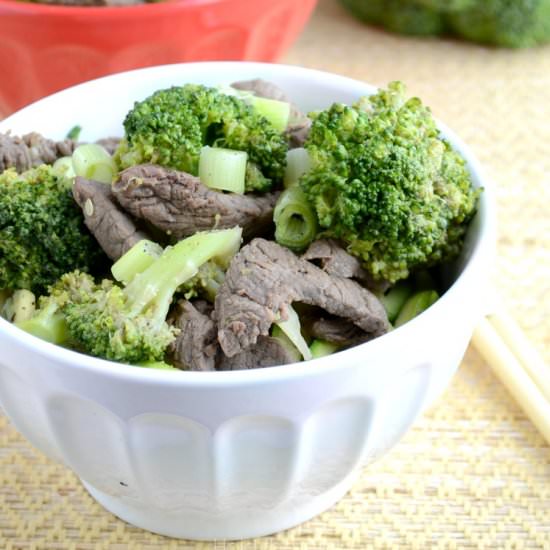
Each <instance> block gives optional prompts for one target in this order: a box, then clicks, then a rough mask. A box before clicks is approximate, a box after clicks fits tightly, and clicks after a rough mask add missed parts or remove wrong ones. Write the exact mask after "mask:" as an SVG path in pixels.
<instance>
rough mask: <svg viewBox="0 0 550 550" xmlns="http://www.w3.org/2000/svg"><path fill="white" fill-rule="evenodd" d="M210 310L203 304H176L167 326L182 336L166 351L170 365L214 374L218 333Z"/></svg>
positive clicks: (208, 306) (198, 301) (181, 302)
mask: <svg viewBox="0 0 550 550" xmlns="http://www.w3.org/2000/svg"><path fill="white" fill-rule="evenodd" d="M211 311H212V306H210V305H209V304H208V303H207V302H205V301H203V300H197V301H196V302H193V303H191V302H189V301H188V300H179V301H178V303H177V304H176V307H175V310H174V311H173V312H172V314H171V316H170V322H171V323H172V324H173V325H174V326H176V327H177V328H179V329H180V330H181V332H180V333H179V335H178V336H177V338H176V340H175V341H174V342H173V343H172V344H171V346H170V348H169V354H170V356H171V358H172V361H173V363H174V364H175V365H176V366H177V367H178V368H181V369H184V370H192V371H213V370H216V357H217V355H218V354H219V346H218V341H217V329H216V324H215V322H214V321H213V320H212V319H211V317H210V313H211Z"/></svg>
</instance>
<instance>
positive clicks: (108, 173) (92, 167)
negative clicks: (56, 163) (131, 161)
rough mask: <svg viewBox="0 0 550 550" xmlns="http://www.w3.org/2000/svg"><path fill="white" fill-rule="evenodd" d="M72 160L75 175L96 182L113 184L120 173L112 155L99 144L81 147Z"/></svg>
mask: <svg viewBox="0 0 550 550" xmlns="http://www.w3.org/2000/svg"><path fill="white" fill-rule="evenodd" d="M72 159H73V168H74V171H75V174H76V175H77V176H82V177H84V178H88V179H91V180H94V181H99V182H102V183H111V182H112V181H113V179H114V177H115V176H116V174H117V172H118V170H117V166H116V164H115V161H114V160H113V158H112V157H111V155H109V153H108V152H107V151H106V150H105V149H104V148H103V147H101V145H97V143H86V144H85V145H79V146H78V147H77V148H76V149H75V150H74V152H73V156H72Z"/></svg>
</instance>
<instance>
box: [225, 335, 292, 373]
mask: <svg viewBox="0 0 550 550" xmlns="http://www.w3.org/2000/svg"><path fill="white" fill-rule="evenodd" d="M295 362H296V358H295V356H293V354H292V353H291V352H290V351H289V350H288V349H286V348H285V347H284V346H283V345H282V344H281V342H280V341H279V340H277V338H272V337H271V336H259V337H258V341H257V342H256V343H255V344H254V345H253V346H250V347H249V348H247V349H245V350H243V351H241V352H240V353H237V354H236V355H233V357H227V355H224V354H223V352H221V351H220V354H219V362H218V366H217V370H244V369H256V368H263V367H275V366H279V365H288V364H290V363H295Z"/></svg>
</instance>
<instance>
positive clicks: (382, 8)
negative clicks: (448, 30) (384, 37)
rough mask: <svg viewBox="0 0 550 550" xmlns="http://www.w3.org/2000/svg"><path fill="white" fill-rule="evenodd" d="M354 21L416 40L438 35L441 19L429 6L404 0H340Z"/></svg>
mask: <svg viewBox="0 0 550 550" xmlns="http://www.w3.org/2000/svg"><path fill="white" fill-rule="evenodd" d="M341 2H342V4H344V6H346V7H347V8H348V9H349V10H350V11H351V12H352V13H353V14H354V15H355V16H356V17H358V18H359V19H362V20H363V21H366V22H367V23H373V24H374V25H379V26H381V27H384V28H385V29H387V30H389V31H392V32H396V33H401V34H412V35H419V36H428V35H433V34H441V33H442V32H444V30H445V21H444V18H443V17H442V15H441V14H440V13H439V12H438V11H437V10H435V9H433V8H432V7H430V6H425V5H422V4H421V3H420V2H412V1H407V0H341Z"/></svg>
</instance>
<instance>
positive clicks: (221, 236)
mask: <svg viewBox="0 0 550 550" xmlns="http://www.w3.org/2000/svg"><path fill="white" fill-rule="evenodd" d="M241 233H242V230H241V228H240V227H234V228H232V229H224V230H221V231H209V232H206V233H196V234H195V235H193V236H191V237H188V238H187V239H184V240H183V241H180V242H179V243H177V244H176V245H175V246H172V247H168V248H166V249H165V251H164V253H163V254H162V256H161V257H160V258H158V259H157V260H156V261H155V262H154V263H153V264H152V265H151V266H150V267H148V268H147V269H146V270H145V271H143V272H142V273H139V274H137V275H136V276H135V277H134V278H133V279H132V281H131V282H130V283H129V284H128V286H127V287H126V288H125V289H124V293H125V295H126V297H127V300H128V310H129V317H130V318H132V317H136V316H138V315H140V314H141V313H142V312H143V311H144V310H145V309H147V308H148V307H151V308H153V312H154V315H153V317H154V318H155V319H156V320H157V321H158V322H159V323H162V322H164V320H165V319H166V315H167V314H168V309H169V308H170V304H171V302H172V296H173V294H174V293H175V292H176V290H177V288H178V287H179V286H180V285H182V284H183V283H184V282H185V281H187V280H188V279H190V278H191V277H193V276H194V275H195V274H196V273H197V272H198V270H199V267H200V266H201V265H202V264H204V263H205V262H207V261H208V260H211V259H213V258H220V261H228V258H231V257H233V256H234V255H235V253H236V252H237V250H238V249H239V246H240V244H241Z"/></svg>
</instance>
